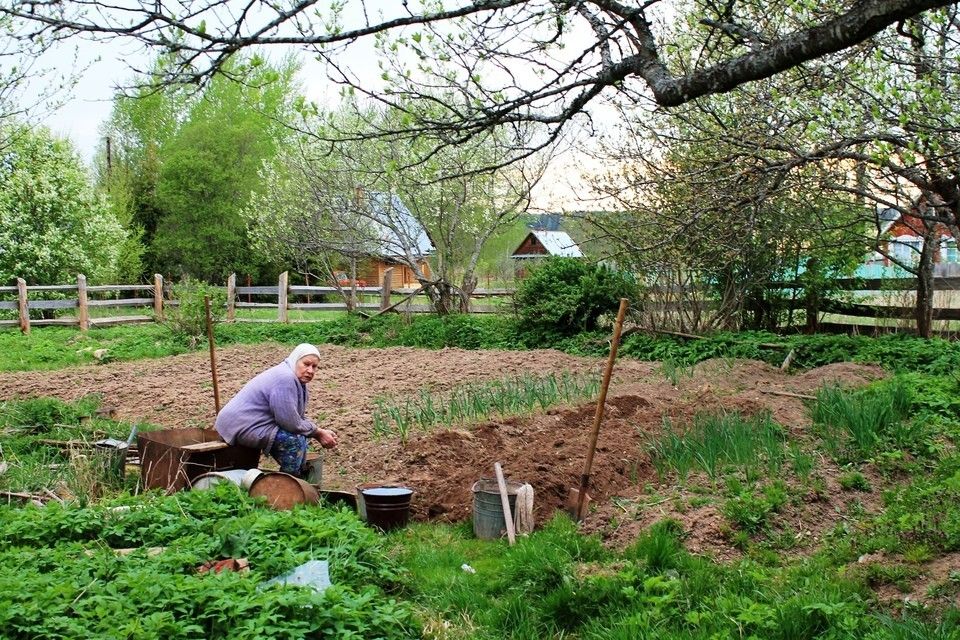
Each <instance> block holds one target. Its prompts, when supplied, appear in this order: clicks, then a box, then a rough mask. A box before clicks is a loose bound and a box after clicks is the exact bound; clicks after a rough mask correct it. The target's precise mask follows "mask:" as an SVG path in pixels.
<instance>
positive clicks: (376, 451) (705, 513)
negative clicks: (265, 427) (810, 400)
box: [0, 345, 883, 551]
mask: <svg viewBox="0 0 960 640" xmlns="http://www.w3.org/2000/svg"><path fill="white" fill-rule="evenodd" d="M320 353H321V356H322V360H323V365H322V366H321V371H320V372H319V373H318V376H317V378H316V379H315V380H314V381H313V382H312V383H311V385H310V387H309V388H310V393H311V400H310V404H309V408H308V416H309V417H310V418H312V419H314V420H315V421H317V422H318V423H319V424H321V425H324V426H326V427H329V428H332V429H335V430H336V431H337V432H338V434H339V436H340V441H341V444H340V446H339V447H337V449H335V450H333V451H328V452H326V454H325V456H326V457H325V463H324V466H325V469H324V482H325V485H326V486H325V488H331V489H345V490H352V489H353V487H355V485H356V484H358V483H362V482H371V481H376V482H396V483H402V484H405V485H408V486H411V487H412V488H414V489H415V491H416V494H415V497H414V503H413V505H414V515H415V517H417V518H419V519H438V520H445V521H458V520H464V519H467V518H469V517H470V514H471V511H472V489H471V487H472V485H473V483H474V482H475V481H477V480H478V479H480V478H482V477H491V476H492V475H493V463H494V462H496V461H499V462H501V463H502V464H503V467H504V469H505V471H506V473H507V475H508V477H509V478H510V479H511V480H516V481H521V482H529V483H530V484H532V485H533V487H534V491H535V495H536V499H535V515H536V518H537V522H543V521H544V520H545V519H546V518H549V517H550V516H551V515H552V514H553V513H554V512H555V511H556V510H558V509H560V508H562V507H563V504H564V503H565V501H566V497H567V492H568V489H569V488H570V487H576V486H577V485H578V484H579V478H580V474H581V473H582V472H583V463H584V459H585V454H586V450H585V449H586V446H587V443H588V440H589V431H590V427H591V425H592V421H593V416H594V412H595V405H594V403H592V402H585V403H583V404H580V405H578V406H560V407H554V408H550V409H548V410H547V411H545V412H539V413H533V414H530V415H525V416H516V417H500V418H495V419H490V420H487V421H484V422H482V423H480V424H475V425H469V426H462V427H459V428H453V429H447V428H443V427H438V428H436V429H435V430H432V431H430V432H420V431H414V432H412V433H411V434H410V437H409V439H408V441H407V442H406V443H402V442H400V441H399V440H398V439H395V438H389V439H388V438H377V437H375V436H374V433H373V427H372V414H373V410H374V400H375V398H377V397H378V396H381V395H384V394H390V395H392V396H395V397H401V398H402V397H403V396H404V395H405V394H414V393H419V390H420V389H421V388H424V387H426V388H429V389H431V390H433V391H441V392H442V391H445V390H450V389H452V388H454V387H456V386H458V385H461V384H463V383H467V382H478V381H483V380H493V379H499V378H503V377H506V376H515V375H520V374H524V373H531V374H536V375H545V374H548V373H550V372H555V373H559V372H562V371H570V372H574V373H589V372H592V373H599V372H600V370H601V368H602V366H603V364H604V361H603V360H602V359H595V358H581V357H574V356H569V355H566V354H563V353H560V352H557V351H553V350H539V351H464V350H460V349H443V350H439V351H428V350H423V349H413V348H403V347H397V348H389V349H349V348H343V347H336V346H321V347H320ZM286 355H287V349H286V348H285V347H281V346H278V345H258V346H234V347H228V348H224V349H221V350H220V351H219V352H218V373H219V380H220V388H221V395H222V399H223V402H224V403H225V402H226V401H227V400H229V398H230V397H232V396H233V395H234V394H235V393H236V392H237V391H238V390H239V389H240V387H241V386H242V385H243V384H244V383H245V382H246V381H247V380H249V379H250V378H252V377H253V376H254V375H256V374H257V373H259V372H260V371H262V370H264V369H266V368H268V367H270V366H272V365H274V364H276V363H277V362H279V361H281V360H282V359H283V358H284V357H285V356H286ZM209 367H210V363H209V356H208V354H207V353H206V352H198V353H194V354H189V355H182V356H173V357H168V358H163V359H158V360H139V361H136V362H128V363H108V364H103V365H97V366H87V367H78V368H72V369H65V370H59V371H52V372H28V373H4V374H0V399H11V398H18V397H31V396H53V397H57V398H61V399H63V400H76V399H78V398H80V397H82V396H84V395H86V394H90V393H97V394H100V395H101V396H102V397H103V404H104V405H106V406H110V407H114V408H115V409H116V412H117V417H118V418H120V419H123V420H130V421H146V422H150V423H153V424H157V425H160V426H162V427H167V428H182V427H189V426H211V425H212V423H213V418H214V407H213V391H212V384H211V377H210V368H209ZM882 375H883V372H882V370H880V369H879V368H878V367H873V366H867V365H855V364H850V363H843V364H837V365H830V366H827V367H822V368H820V369H814V370H811V371H806V372H804V373H802V374H799V375H790V374H787V373H784V372H782V371H780V370H779V369H777V368H776V367H771V366H770V365H767V364H765V363H763V362H758V361H729V360H713V361H707V362H704V363H701V364H700V365H698V366H696V367H695V368H692V369H690V370H689V371H686V372H683V375H681V376H674V380H676V382H677V385H676V386H674V385H673V384H672V382H671V380H669V379H667V377H666V376H664V375H663V373H662V372H661V368H660V366H659V365H658V364H655V363H647V362H639V361H635V360H630V359H622V360H620V361H618V362H617V367H616V372H615V375H614V379H613V383H612V385H611V388H610V393H609V395H608V397H607V406H606V407H605V418H604V421H603V425H602V430H601V433H600V439H599V443H598V448H597V453H596V457H595V459H594V466H593V470H592V476H591V479H590V487H591V488H590V494H591V496H592V498H593V499H594V500H595V503H596V505H597V509H596V510H595V511H594V512H593V513H592V514H591V516H590V517H589V518H588V519H587V521H586V522H585V528H586V529H587V530H588V531H589V530H594V531H603V530H604V523H606V522H608V521H609V520H610V519H611V518H612V517H613V516H616V515H617V513H618V509H617V507H616V506H614V505H613V504H612V503H611V500H610V498H612V497H614V496H623V497H627V498H630V497H635V496H637V495H638V494H639V493H640V488H641V487H643V486H644V485H645V483H656V482H657V477H656V474H655V473H654V472H653V469H652V467H651V464H650V462H649V459H648V458H647V457H646V455H645V454H644V453H643V450H644V446H643V445H644V443H645V442H646V440H647V439H648V438H650V437H652V436H655V435H657V434H658V433H660V432H661V430H662V428H663V420H664V418H665V417H667V418H668V419H670V420H671V422H672V423H674V424H677V425H681V426H682V425H683V424H684V423H685V422H686V421H688V420H689V419H690V418H691V417H692V416H693V415H694V414H696V413H698V412H701V411H706V410H728V411H739V412H743V413H748V414H752V413H756V412H760V411H769V412H771V413H772V415H773V417H774V419H776V420H777V421H778V422H779V423H781V424H783V425H785V426H786V427H787V428H788V429H790V430H791V431H794V432H797V433H802V432H803V431H804V430H805V429H806V426H807V424H808V420H807V418H806V415H805V409H804V405H803V399H802V398H799V397H796V396H795V395H783V392H786V393H787V394H797V395H805V394H811V393H813V392H815V390H816V389H817V388H818V387H819V386H821V385H823V384H824V383H825V382H830V381H836V382H838V383H841V384H848V385H859V384H864V383H865V382H867V381H869V380H872V379H876V378H878V377H881V376H882ZM262 462H263V463H264V464H266V462H267V460H266V459H264V460H262ZM643 520H644V519H643V518H638V519H637V520H635V522H636V523H640V522H642V521H643ZM681 520H685V521H686V522H685V524H689V527H690V531H689V532H688V533H689V534H690V535H691V537H692V538H694V539H704V540H706V542H704V544H703V549H704V550H707V551H710V550H713V549H715V548H718V547H720V546H722V544H723V541H722V540H720V539H719V538H718V536H720V534H719V533H717V526H716V521H718V520H719V516H718V514H716V513H715V510H712V507H705V508H703V509H701V510H700V511H698V512H695V513H690V514H689V517H685V518H681ZM711 522H712V523H713V524H712V525H711V524H710V523H711ZM638 528H639V527H637V526H630V527H627V528H625V529H624V530H623V531H621V532H620V533H619V534H618V535H615V536H612V537H614V538H618V540H616V542H617V543H620V544H622V543H624V542H625V541H624V540H622V539H619V538H621V537H622V536H623V534H626V533H627V532H628V531H629V532H630V533H631V534H635V533H636V532H637V530H638ZM721 537H722V536H721ZM715 538H716V540H715Z"/></svg>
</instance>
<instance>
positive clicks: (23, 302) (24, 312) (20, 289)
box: [17, 278, 30, 335]
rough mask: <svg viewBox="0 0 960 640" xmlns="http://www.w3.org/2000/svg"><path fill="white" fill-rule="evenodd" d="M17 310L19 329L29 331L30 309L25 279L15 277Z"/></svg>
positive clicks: (23, 331)
mask: <svg viewBox="0 0 960 640" xmlns="http://www.w3.org/2000/svg"><path fill="white" fill-rule="evenodd" d="M17 310H18V313H19V314H20V331H21V332H22V333H23V334H24V335H26V334H28V333H30V310H29V308H28V307H27V281H26V280H24V279H23V278H17Z"/></svg>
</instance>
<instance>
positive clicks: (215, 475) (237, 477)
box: [190, 469, 255, 490]
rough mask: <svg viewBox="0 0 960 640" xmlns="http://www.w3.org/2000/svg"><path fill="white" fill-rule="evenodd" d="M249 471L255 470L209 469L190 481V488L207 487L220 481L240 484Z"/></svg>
mask: <svg viewBox="0 0 960 640" xmlns="http://www.w3.org/2000/svg"><path fill="white" fill-rule="evenodd" d="M250 471H255V469H230V470H229V471H211V472H210V473H204V474H201V475H199V476H197V477H196V478H194V479H193V480H192V481H191V482H190V488H191V489H194V490H196V489H209V488H210V487H212V486H214V485H216V484H220V483H221V482H232V483H233V484H235V485H237V486H238V487H239V486H242V484H243V480H244V478H245V477H246V475H247V474H248V473H249V472H250Z"/></svg>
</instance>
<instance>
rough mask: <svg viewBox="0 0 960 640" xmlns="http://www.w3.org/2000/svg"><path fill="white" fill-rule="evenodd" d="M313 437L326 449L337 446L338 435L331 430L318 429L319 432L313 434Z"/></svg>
mask: <svg viewBox="0 0 960 640" xmlns="http://www.w3.org/2000/svg"><path fill="white" fill-rule="evenodd" d="M313 437H314V438H316V440H317V442H319V443H320V446H321V447H323V448H324V449H332V448H334V447H335V446H337V434H336V433H335V432H334V431H332V430H330V429H321V428H320V427H317V430H316V431H314V432H313Z"/></svg>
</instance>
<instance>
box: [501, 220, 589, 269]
mask: <svg viewBox="0 0 960 640" xmlns="http://www.w3.org/2000/svg"><path fill="white" fill-rule="evenodd" d="M551 256H558V257H562V258H582V257H583V252H582V251H581V250H580V247H579V246H578V245H577V243H576V242H574V241H573V238H571V237H570V234H568V233H567V232H566V231H546V230H540V229H534V230H533V231H531V232H530V233H528V234H527V237H525V238H524V239H523V242H521V243H520V246H519V247H517V248H516V250H515V251H514V252H513V253H512V254H511V255H510V258H511V259H512V260H513V261H514V265H515V267H514V273H515V274H516V277H517V278H523V277H525V276H526V275H527V270H528V267H529V266H531V261H534V262H536V261H539V260H543V259H544V258H549V257H551Z"/></svg>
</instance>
